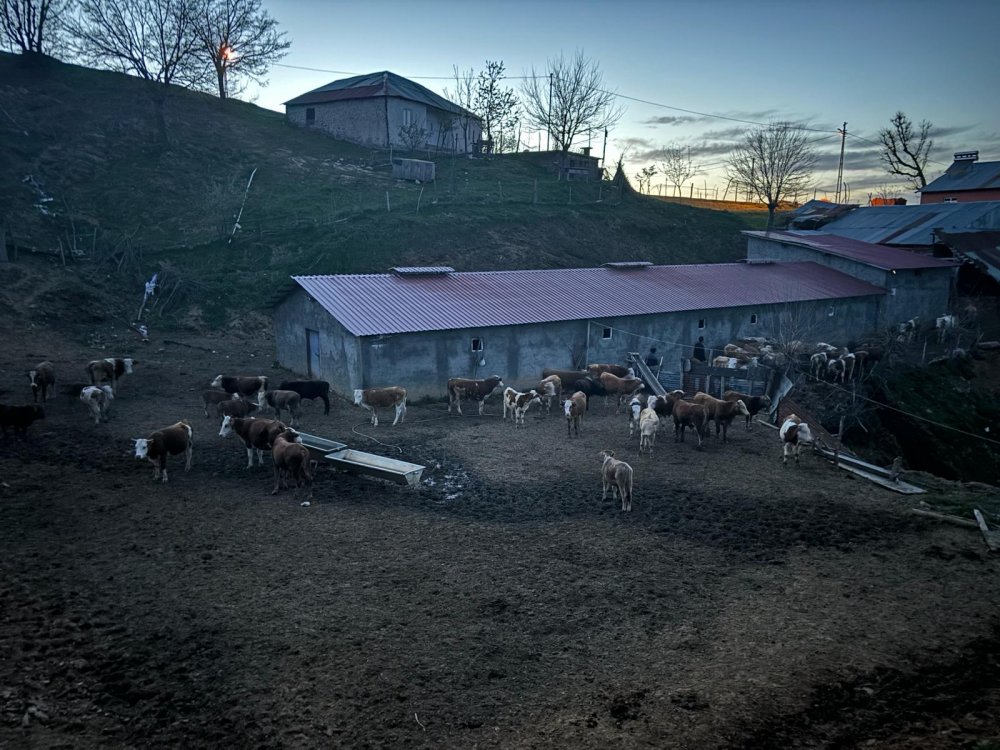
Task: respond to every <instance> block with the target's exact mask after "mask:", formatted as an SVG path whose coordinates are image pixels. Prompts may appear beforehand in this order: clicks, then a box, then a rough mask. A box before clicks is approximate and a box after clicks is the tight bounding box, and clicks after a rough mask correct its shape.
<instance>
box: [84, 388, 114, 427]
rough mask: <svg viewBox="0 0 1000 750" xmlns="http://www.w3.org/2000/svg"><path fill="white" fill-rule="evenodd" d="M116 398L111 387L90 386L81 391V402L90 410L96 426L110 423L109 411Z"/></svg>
mask: <svg viewBox="0 0 1000 750" xmlns="http://www.w3.org/2000/svg"><path fill="white" fill-rule="evenodd" d="M114 398H115V392H114V391H113V390H112V389H111V386H110V385H88V386H84V388H83V390H81V391H80V401H82V402H83V403H84V404H85V405H86V406H87V408H88V409H89V410H90V415H91V416H92V417H93V418H94V424H100V423H101V422H107V421H108V409H110V408H111V402H112V401H113V400H114Z"/></svg>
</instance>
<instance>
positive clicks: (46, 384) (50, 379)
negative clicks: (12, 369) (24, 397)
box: [28, 362, 56, 404]
mask: <svg viewBox="0 0 1000 750" xmlns="http://www.w3.org/2000/svg"><path fill="white" fill-rule="evenodd" d="M28 380H30V381H31V400H32V402H33V403H36V404H37V403H38V392H39V391H41V392H42V403H43V404H44V403H45V401H46V399H47V398H48V392H49V388H54V386H55V384H56V371H55V368H54V367H53V366H52V363H51V362H39V363H38V364H37V365H35V369H34V370H29V371H28ZM53 395H55V394H54V393H53Z"/></svg>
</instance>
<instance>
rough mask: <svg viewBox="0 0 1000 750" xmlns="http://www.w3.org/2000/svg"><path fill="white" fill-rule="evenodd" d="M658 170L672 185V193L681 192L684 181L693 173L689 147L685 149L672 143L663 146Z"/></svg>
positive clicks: (692, 175) (677, 193)
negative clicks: (661, 159)
mask: <svg viewBox="0 0 1000 750" xmlns="http://www.w3.org/2000/svg"><path fill="white" fill-rule="evenodd" d="M660 172H661V173H662V174H663V176H664V177H666V178H667V179H668V180H670V184H671V185H673V186H674V195H679V194H682V190H681V188H683V187H684V183H685V182H687V181H688V180H690V179H691V178H692V177H694V175H695V168H694V165H693V164H692V163H691V149H687V150H685V149H683V148H681V147H680V146H678V145H677V144H674V143H671V144H670V145H668V146H664V147H663V161H662V162H660Z"/></svg>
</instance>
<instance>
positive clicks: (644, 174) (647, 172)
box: [635, 164, 656, 195]
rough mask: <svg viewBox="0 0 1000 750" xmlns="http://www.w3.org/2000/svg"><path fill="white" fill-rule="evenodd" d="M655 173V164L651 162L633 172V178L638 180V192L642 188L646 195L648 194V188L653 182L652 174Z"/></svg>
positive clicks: (641, 190)
mask: <svg viewBox="0 0 1000 750" xmlns="http://www.w3.org/2000/svg"><path fill="white" fill-rule="evenodd" d="M655 174H656V165H655V164H651V165H650V166H648V167H643V168H642V169H641V170H639V171H638V172H636V173H635V179H636V180H638V182H639V192H640V193H642V192H643V191H644V190H645V192H646V195H649V193H650V188H651V187H652V183H653V175H655Z"/></svg>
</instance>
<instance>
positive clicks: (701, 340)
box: [691, 336, 705, 362]
mask: <svg viewBox="0 0 1000 750" xmlns="http://www.w3.org/2000/svg"><path fill="white" fill-rule="evenodd" d="M691 359H695V360H698V361H699V362H704V361H705V337H704V336H699V337H698V343H697V344H695V345H694V352H693V353H692V354H691Z"/></svg>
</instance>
